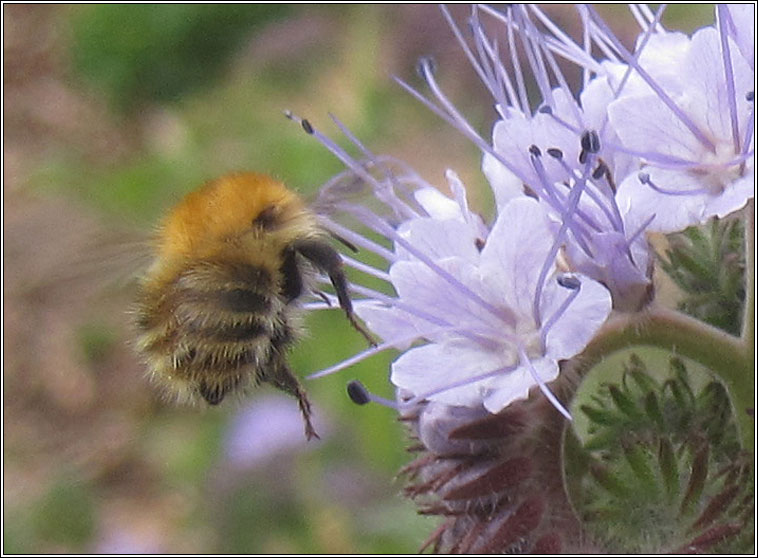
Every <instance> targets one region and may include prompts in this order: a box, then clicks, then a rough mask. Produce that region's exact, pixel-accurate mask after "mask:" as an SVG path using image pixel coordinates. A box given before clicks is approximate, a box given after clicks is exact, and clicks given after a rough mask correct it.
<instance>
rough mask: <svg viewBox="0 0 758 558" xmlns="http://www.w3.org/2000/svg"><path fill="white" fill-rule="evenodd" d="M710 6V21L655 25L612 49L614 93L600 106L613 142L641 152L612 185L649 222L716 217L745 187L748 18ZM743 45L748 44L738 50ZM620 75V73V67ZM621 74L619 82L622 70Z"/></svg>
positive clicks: (750, 156) (751, 106)
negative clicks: (627, 45) (692, 29)
mask: <svg viewBox="0 0 758 558" xmlns="http://www.w3.org/2000/svg"><path fill="white" fill-rule="evenodd" d="M744 11H745V10H744V9H743V8H731V9H729V8H727V7H726V6H723V5H722V6H719V7H717V12H716V14H717V24H716V25H715V26H711V27H706V28H704V29H700V30H699V31H697V32H696V33H695V34H694V35H693V36H692V37H691V38H689V37H686V36H685V35H683V34H681V33H666V32H659V33H655V34H654V35H653V36H652V37H650V40H647V41H643V40H640V41H638V46H637V49H636V51H635V52H634V53H629V52H627V51H626V50H625V49H624V47H623V46H622V45H621V43H620V42H619V41H618V39H616V38H615V37H613V36H612V34H611V33H610V31H608V30H607V29H605V28H602V27H601V31H599V32H600V33H602V34H603V35H604V37H605V38H606V39H607V40H608V41H609V42H610V43H612V44H613V46H614V48H616V49H617V51H618V52H619V56H620V59H621V61H622V62H621V63H617V64H609V65H607V66H606V69H608V74H607V75H608V78H609V80H610V81H612V82H613V81H615V82H617V83H618V87H619V90H620V95H619V96H618V98H617V99H615V100H614V101H613V102H611V103H610V105H609V106H608V116H609V119H610V122H611V124H612V126H613V127H614V129H615V130H616V133H617V134H618V137H619V140H620V142H621V146H622V147H623V148H624V149H626V150H628V151H629V152H630V153H634V154H636V155H637V156H639V157H640V159H641V161H642V165H641V168H640V171H639V172H637V173H633V174H630V175H628V176H627V177H626V178H625V179H624V180H623V181H622V182H621V184H620V185H619V192H618V196H617V199H618V201H619V205H620V206H621V207H623V208H624V209H625V211H627V212H629V213H631V214H633V215H634V216H635V217H634V220H635V221H636V222H637V223H640V222H647V221H650V224H649V225H648V230H652V231H659V232H675V231H679V230H683V229H684V228H686V227H688V226H691V225H698V224H702V223H705V222H706V221H707V220H708V219H710V218H711V217H714V216H718V217H723V216H725V215H728V214H730V213H732V212H734V211H736V210H738V209H740V208H741V207H743V206H744V205H745V203H746V202H747V201H748V200H749V199H750V198H752V197H753V196H754V182H755V167H754V160H755V157H754V138H753V135H754V130H753V126H754V110H755V102H754V99H753V96H754V88H755V71H754V69H753V59H752V51H753V48H754V47H753V44H749V43H751V42H754V32H755V31H754V18H753V17H750V18H749V21H746V19H747V18H746V17H745V16H746V15H747V14H745V13H742V12H744ZM746 53H751V55H750V56H746ZM621 76H623V77H621ZM622 79H623V80H624V83H623V84H622V83H620V81H621V80H622Z"/></svg>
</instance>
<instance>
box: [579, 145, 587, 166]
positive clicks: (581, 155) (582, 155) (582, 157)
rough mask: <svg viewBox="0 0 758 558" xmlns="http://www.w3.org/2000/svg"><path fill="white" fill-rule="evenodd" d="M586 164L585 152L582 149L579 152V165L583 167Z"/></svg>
mask: <svg viewBox="0 0 758 558" xmlns="http://www.w3.org/2000/svg"><path fill="white" fill-rule="evenodd" d="M586 162H587V151H586V150H585V149H582V150H581V151H580V152H579V164H580V165H583V164H584V163H586Z"/></svg>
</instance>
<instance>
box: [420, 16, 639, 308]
mask: <svg viewBox="0 0 758 558" xmlns="http://www.w3.org/2000/svg"><path fill="white" fill-rule="evenodd" d="M444 13H445V15H446V17H447V18H448V20H449V22H450V24H451V26H452V28H453V31H454V32H455V34H456V36H457V37H458V39H459V41H460V43H461V45H462V46H463V48H464V50H465V51H466V53H467V55H468V56H469V59H470V60H471V62H472V64H473V65H474V68H475V69H476V71H477V73H478V75H479V76H480V78H481V79H482V81H483V83H484V84H485V86H486V87H487V88H488V90H489V91H490V92H491V93H492V95H493V99H494V102H495V108H496V109H497V111H498V112H499V114H500V116H501V119H500V120H499V121H498V122H496V124H495V126H494V129H493V134H492V135H493V139H492V144H491V145H490V144H488V143H487V142H484V141H483V140H482V139H481V138H480V137H479V136H478V135H477V134H476V133H475V132H473V130H472V128H471V126H470V125H469V124H468V123H467V122H466V121H465V120H464V119H463V118H462V116H461V115H460V114H458V113H457V111H455V109H454V107H452V105H451V103H450V102H449V101H448V100H447V99H446V98H445V97H444V95H443V94H442V92H441V91H440V89H439V87H438V86H437V84H436V82H435V78H434V74H433V71H432V67H431V66H430V65H429V64H422V66H421V69H422V74H423V76H424V78H425V79H426V81H427V82H428V83H429V85H430V87H431V89H432V91H433V93H434V95H435V97H436V98H437V101H438V102H439V105H440V106H441V107H442V108H438V107H437V106H435V105H431V103H429V102H428V101H426V100H425V99H424V101H425V102H427V104H429V105H431V106H432V108H433V109H435V110H436V111H437V112H438V113H440V114H441V115H442V116H443V117H445V118H446V119H447V120H448V121H449V122H451V123H452V124H453V125H455V126H456V127H457V128H458V129H459V130H461V131H462V132H463V133H465V134H466V135H468V136H469V137H470V138H472V139H473V140H474V141H475V142H476V143H477V144H478V145H479V146H480V147H481V148H482V150H483V152H484V160H483V164H482V167H483V171H484V173H485V175H486V176H487V177H488V179H489V181H490V183H491V184H492V188H493V190H494V193H495V199H496V202H497V204H498V206H502V205H503V204H505V203H507V202H508V201H509V200H511V199H513V198H514V197H522V196H524V195H528V196H533V197H536V198H537V199H539V200H540V202H541V203H542V204H543V206H544V207H545V210H546V211H547V213H548V215H549V216H550V217H551V222H552V229H553V236H554V247H553V250H554V251H556V252H559V251H560V253H561V254H562V256H563V260H564V263H565V265H566V266H567V267H568V268H569V269H570V270H572V271H578V272H581V273H584V274H586V275H588V276H589V277H592V278H593V279H595V280H598V281H600V282H602V283H603V284H604V285H605V286H606V287H607V288H608V289H609V290H610V291H611V293H612V295H613V305H614V308H616V309H617V310H637V309H639V308H640V307H642V306H644V305H645V304H646V303H647V301H648V300H649V297H650V289H651V280H650V269H651V256H650V250H649V246H648V244H647V240H646V238H645V235H644V232H645V229H646V226H647V224H648V223H647V222H644V221H642V222H639V220H637V219H635V220H633V221H630V219H629V216H628V215H627V214H626V212H625V211H624V210H623V209H622V208H621V207H620V206H619V203H618V201H617V199H616V187H617V184H618V183H619V182H620V181H621V180H623V179H624V178H625V177H626V176H628V175H629V174H630V173H631V172H632V171H634V170H637V169H638V168H639V159H638V158H637V157H636V156H635V155H633V154H630V153H629V152H628V151H626V150H620V149H618V148H617V146H618V145H619V140H618V137H617V135H616V132H615V130H614V128H613V127H612V126H611V124H610V123H609V121H608V116H607V113H606V107H607V106H608V104H609V103H610V102H611V101H613V100H614V99H615V98H616V97H617V91H616V90H615V89H614V88H613V87H612V86H611V83H610V82H609V81H608V80H607V79H606V78H605V77H603V76H601V75H600V72H601V71H602V66H601V65H600V64H599V63H596V62H595V61H594V59H593V58H592V57H591V56H590V54H589V51H590V44H589V43H587V44H586V45H584V46H579V45H577V44H575V43H574V42H573V41H571V39H569V38H568V37H566V36H565V35H564V34H563V33H562V32H561V31H560V30H559V29H558V28H557V27H555V26H554V25H553V24H552V22H551V21H550V20H549V19H548V18H547V17H546V16H545V15H544V14H543V13H542V12H541V11H540V10H539V9H537V8H535V7H528V8H527V7H510V8H508V9H507V10H506V11H505V12H500V11H497V10H495V9H493V8H489V7H482V8H477V7H475V8H474V9H473V10H472V16H471V19H470V22H469V23H470V29H471V39H470V41H471V42H472V43H473V46H469V42H468V41H466V40H465V38H464V36H463V33H462V32H461V31H460V30H459V28H458V27H457V25H456V24H455V22H454V21H453V19H452V18H451V17H450V15H449V14H448V13H447V12H446V11H445V12H444ZM581 13H582V14H583V15H584V16H585V20H586V13H584V12H581ZM482 14H486V16H487V17H488V18H489V19H490V20H492V21H493V22H494V23H495V24H496V25H497V31H499V32H500V34H499V37H498V38H499V39H500V41H501V43H504V44H507V45H508V51H507V52H508V54H509V57H508V60H509V61H510V65H511V66H512V67H513V71H508V70H507V69H506V56H505V55H503V54H501V52H500V49H499V47H498V44H499V43H498V41H497V39H496V38H491V37H490V36H489V35H488V33H487V32H486V31H485V26H484V25H483V23H482V22H481V17H482ZM533 17H534V18H537V19H539V20H540V22H541V23H542V24H543V26H547V28H548V29H549V30H551V31H552V33H553V35H550V34H546V33H545V32H542V31H540V30H538V28H537V26H536V24H535V23H534V22H533V21H532V18H533ZM518 52H521V54H522V55H523V58H525V60H526V66H527V68H528V71H526V70H523V71H522V63H521V62H519V56H518ZM556 54H557V55H559V56H561V57H563V58H567V59H569V60H570V61H572V62H575V63H578V64H581V65H582V66H584V67H587V68H588V69H589V70H591V72H588V73H587V74H586V75H585V79H584V86H583V89H582V91H581V93H580V94H578V95H575V94H574V93H573V92H572V91H571V89H570V88H569V85H568V83H567V80H566V78H565V77H564V75H563V73H562V72H561V70H560V68H559V65H558V62H557V59H556ZM595 74H597V75H596V76H595V77H594V79H590V78H591V75H595ZM528 81H532V82H533V83H534V84H535V86H536V88H537V89H538V91H539V92H540V96H541V99H542V100H541V103H540V105H539V107H538V108H537V110H534V109H533V108H532V106H531V103H530V102H529V96H528V95H527V91H526V89H527V82H528ZM406 88H408V86H406ZM414 94H415V95H416V96H417V97H419V98H421V97H420V95H418V94H417V93H415V92H414Z"/></svg>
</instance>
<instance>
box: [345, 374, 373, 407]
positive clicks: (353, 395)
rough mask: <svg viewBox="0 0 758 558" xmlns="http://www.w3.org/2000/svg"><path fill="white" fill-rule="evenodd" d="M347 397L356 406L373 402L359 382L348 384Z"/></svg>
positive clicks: (354, 381)
mask: <svg viewBox="0 0 758 558" xmlns="http://www.w3.org/2000/svg"><path fill="white" fill-rule="evenodd" d="M347 395H348V397H349V398H350V401H352V402H353V403H355V404H356V405H365V404H366V403H369V402H370V401H371V398H370V397H369V393H368V391H367V390H366V388H365V387H363V384H362V383H360V382H359V381H358V380H353V381H352V382H350V383H349V384H347Z"/></svg>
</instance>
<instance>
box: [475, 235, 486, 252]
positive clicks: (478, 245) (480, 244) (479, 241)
mask: <svg viewBox="0 0 758 558" xmlns="http://www.w3.org/2000/svg"><path fill="white" fill-rule="evenodd" d="M474 246H476V249H477V251H479V252H481V251H482V250H483V249H484V240H482V239H481V238H477V239H476V240H474Z"/></svg>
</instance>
